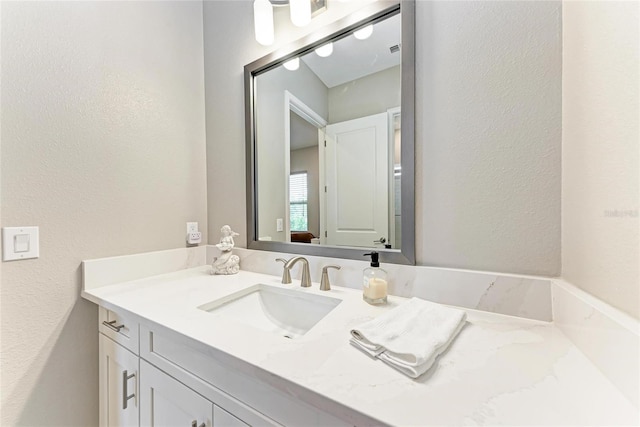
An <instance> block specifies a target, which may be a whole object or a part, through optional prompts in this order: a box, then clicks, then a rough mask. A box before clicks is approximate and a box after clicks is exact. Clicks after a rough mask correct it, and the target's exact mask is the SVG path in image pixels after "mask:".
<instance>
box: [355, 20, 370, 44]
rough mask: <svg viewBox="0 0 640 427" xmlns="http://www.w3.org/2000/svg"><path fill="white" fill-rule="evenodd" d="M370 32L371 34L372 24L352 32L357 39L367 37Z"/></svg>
mask: <svg viewBox="0 0 640 427" xmlns="http://www.w3.org/2000/svg"><path fill="white" fill-rule="evenodd" d="M371 34H373V24H372V25H367V26H366V27H363V28H360V29H359V30H358V31H356V32H354V33H353V35H354V36H355V37H356V38H357V39H358V40H364V39H368V38H369V37H370V36H371Z"/></svg>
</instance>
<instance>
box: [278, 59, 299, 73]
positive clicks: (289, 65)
mask: <svg viewBox="0 0 640 427" xmlns="http://www.w3.org/2000/svg"><path fill="white" fill-rule="evenodd" d="M282 65H284V68H286V69H287V70H289V71H295V70H297V69H298V68H300V58H293V59H290V60H288V61H287V62H285V63H284V64H282Z"/></svg>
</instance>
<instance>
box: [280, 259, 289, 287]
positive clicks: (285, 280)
mask: <svg viewBox="0 0 640 427" xmlns="http://www.w3.org/2000/svg"><path fill="white" fill-rule="evenodd" d="M276 261H280V262H282V263H283V264H284V270H283V271H282V283H283V284H285V285H288V284H290V283H291V270H290V269H288V268H287V262H288V261H287V260H286V259H283V258H276Z"/></svg>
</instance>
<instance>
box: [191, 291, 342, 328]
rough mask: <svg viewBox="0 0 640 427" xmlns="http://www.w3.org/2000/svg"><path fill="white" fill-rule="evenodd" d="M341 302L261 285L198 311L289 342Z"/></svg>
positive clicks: (205, 305) (221, 299) (207, 305)
mask: <svg viewBox="0 0 640 427" xmlns="http://www.w3.org/2000/svg"><path fill="white" fill-rule="evenodd" d="M340 302H342V300H340V299H337V298H331V297H328V296H327V297H326V296H322V295H316V294H311V293H307V292H304V291H301V290H297V289H283V288H278V287H274V286H269V285H263V284H258V285H254V286H251V287H249V288H247V289H243V290H242V291H239V292H235V293H233V294H231V295H228V296H226V297H224V298H220V299H218V300H215V301H211V302H209V303H207V304H204V305H201V306H199V307H198V308H199V309H200V310H204V311H208V312H209V313H211V314H215V315H217V316H221V317H222V316H224V318H227V319H230V320H232V321H235V322H238V323H242V324H245V325H248V326H252V327H254V328H257V329H260V330H263V331H267V332H272V333H275V334H278V335H281V336H284V337H286V338H298V337H300V336H302V335H304V334H306V333H307V332H308V331H309V330H310V329H311V328H312V327H313V326H314V325H315V324H316V323H318V322H319V321H320V320H321V319H322V318H323V317H325V316H326V315H327V314H329V312H331V310H333V309H334V308H336V307H337V306H338V304H340Z"/></svg>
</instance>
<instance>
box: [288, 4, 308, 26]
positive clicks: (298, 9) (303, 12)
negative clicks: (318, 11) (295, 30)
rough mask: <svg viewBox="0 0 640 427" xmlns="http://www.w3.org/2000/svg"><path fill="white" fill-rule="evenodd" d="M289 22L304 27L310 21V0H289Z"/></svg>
mask: <svg viewBox="0 0 640 427" xmlns="http://www.w3.org/2000/svg"><path fill="white" fill-rule="evenodd" d="M289 7H290V9H291V22H292V23H293V25H295V26H296V27H304V26H305V25H307V24H308V23H309V22H311V0H289Z"/></svg>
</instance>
